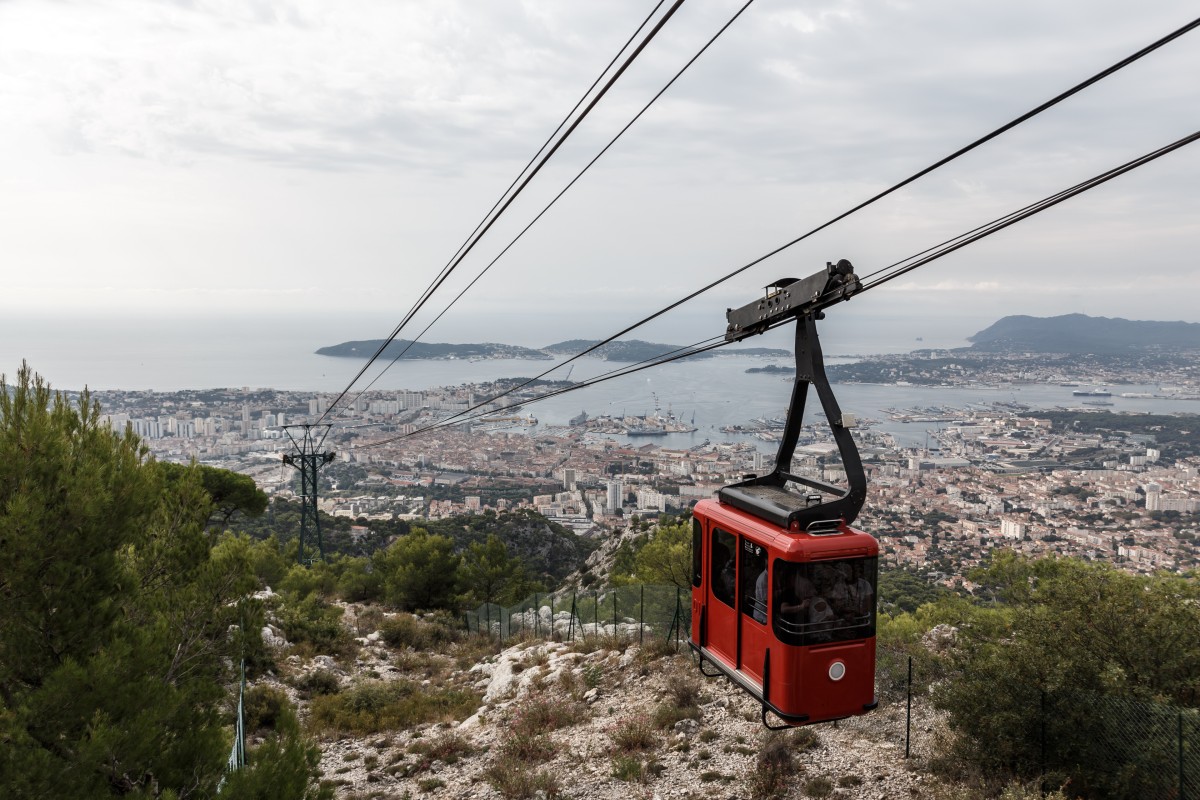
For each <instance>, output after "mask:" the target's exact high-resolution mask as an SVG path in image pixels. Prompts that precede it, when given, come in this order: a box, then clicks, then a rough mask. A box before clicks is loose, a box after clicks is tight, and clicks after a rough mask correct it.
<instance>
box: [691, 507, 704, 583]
mask: <svg viewBox="0 0 1200 800" xmlns="http://www.w3.org/2000/svg"><path fill="white" fill-rule="evenodd" d="M703 578H704V526H703V525H701V524H700V520H698V519H696V518H695V517H692V586H695V587H696V588H700V582H701V580H703Z"/></svg>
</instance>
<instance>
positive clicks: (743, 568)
mask: <svg viewBox="0 0 1200 800" xmlns="http://www.w3.org/2000/svg"><path fill="white" fill-rule="evenodd" d="M739 538H740V543H739V547H738V584H739V591H740V592H741V596H742V602H741V603H740V604H739V606H738V607H739V608H740V609H741V612H742V614H743V615H744V616H746V617H749V618H750V619H752V620H754V621H755V622H757V623H758V624H759V625H766V624H767V617H768V613H769V612H768V608H769V606H770V604H771V590H770V583H767V584H766V588H767V592H766V597H765V598H764V599H763V602H762V603H759V602H758V597H757V594H758V592H757V585H758V578H759V576H760V575H762V574H764V573H768V571H769V564H770V557H769V554H768V553H767V548H766V547H765V546H764V545H761V544H759V543H758V542H756V541H754V540H753V539H748V538H746V537H745V536H742V537H739ZM760 565H761V568H759V567H760ZM768 580H769V575H768ZM756 612H757V613H760V614H761V615H762V619H759V618H758V617H757V616H755V613H756Z"/></svg>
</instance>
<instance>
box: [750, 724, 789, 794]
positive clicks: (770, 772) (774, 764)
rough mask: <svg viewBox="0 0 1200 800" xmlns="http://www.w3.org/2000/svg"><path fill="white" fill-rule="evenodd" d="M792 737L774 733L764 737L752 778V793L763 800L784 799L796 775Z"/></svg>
mask: <svg viewBox="0 0 1200 800" xmlns="http://www.w3.org/2000/svg"><path fill="white" fill-rule="evenodd" d="M796 771H797V768H796V762H795V761H794V760H793V758H792V741H791V737H790V736H787V735H781V734H780V733H778V732H775V731H772V732H771V733H768V734H767V735H766V736H764V737H763V741H762V746H761V747H760V748H759V750H758V756H757V758H756V759H755V770H754V772H753V773H752V774H751V776H750V793H751V795H753V796H754V797H756V798H761V800H769V799H770V798H776V797H783V796H784V795H785V794H787V790H788V787H789V786H790V785H791V782H792V781H791V778H792V776H793V775H795V774H796Z"/></svg>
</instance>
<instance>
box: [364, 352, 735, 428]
mask: <svg viewBox="0 0 1200 800" xmlns="http://www.w3.org/2000/svg"><path fill="white" fill-rule="evenodd" d="M727 344H730V342H726V341H724V336H712V337H709V338H707V339H702V340H701V341H699V342H696V343H694V344H690V345H686V346H684V347H677V348H675V349H674V350H668V351H667V352H665V353H659V354H658V355H655V356H651V357H650V358H646V359H642V360H641V361H637V362H634V363H632V364H626V365H625V366H622V367H618V368H616V369H613V370H609V371H608V372H604V373H601V374H600V375H597V376H595V377H592V378H588V379H587V380H584V381H580V382H578V383H573V384H571V385H570V386H565V387H561V388H558V389H553V390H551V391H549V392H546V393H545V394H541V395H537V396H536V397H531V398H523V399H522V400H521V402H520V403H518V404H517V405H530V404H532V403H537V402H540V401H542V400H547V399H549V398H551V397H557V396H559V395H562V394H566V393H568V392H574V391H578V390H580V389H586V388H588V387H590V386H594V385H595V384H597V383H604V382H605V381H610V380H612V379H614V378H621V377H624V376H625V375H630V374H632V373H634V372H641V371H642V370H644V369H649V368H650V367H657V366H661V365H662V364H669V363H670V362H672V361H678V360H679V359H683V358H688V357H689V356H694V355H698V354H700V353H706V352H708V351H709V350H715V349H716V348H718V347H724V346H725V345H727ZM522 385H524V384H522ZM512 391H515V389H512V390H509V391H505V392H501V393H500V394H498V395H494V396H493V397H490V398H488V399H487V400H484V401H483V402H480V403H476V404H475V405H474V406H472V407H471V408H468V409H464V410H463V411H459V412H458V413H457V414H453V415H451V416H449V417H447V418H446V419H442V420H438V421H437V422H433V423H430V424H429V425H427V426H425V427H424V428H419V429H417V430H415V431H413V432H411V433H405V434H401V435H400V436H395V437H392V438H390V439H385V440H382V441H378V442H371V443H369V444H365V445H362V446H360V448H359V449H365V448H370V447H381V446H382V445H385V444H392V443H393V442H398V441H400V440H401V439H407V438H408V437H410V436H416V435H418V434H421V433H427V432H429V431H431V430H439V429H441V428H450V427H454V426H457V425H465V424H467V423H468V422H474V421H476V420H486V419H487V418H488V417H489V416H491V415H493V414H499V413H500V412H502V411H508V410H511V409H513V408H515V406H503V407H501V408H497V409H493V410H491V411H484V412H481V413H478V414H474V415H472V416H470V417H466V418H465V419H460V418H461V417H463V415H465V414H470V413H471V412H472V411H477V410H479V409H480V408H482V407H483V406H485V405H487V404H488V403H492V402H495V401H496V400H497V399H499V398H501V397H504V396H506V395H508V394H511V393H512Z"/></svg>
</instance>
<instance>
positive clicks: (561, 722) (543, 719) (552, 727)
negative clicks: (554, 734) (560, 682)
mask: <svg viewBox="0 0 1200 800" xmlns="http://www.w3.org/2000/svg"><path fill="white" fill-rule="evenodd" d="M587 717H588V707H587V705H585V704H584V703H581V702H578V701H574V700H567V699H560V698H553V697H538V698H536V699H534V700H531V701H529V702H527V703H526V704H525V705H523V706H522V707H521V708H520V709H519V710H518V711H517V713H516V714H515V715H514V717H513V719H512V721H511V729H512V730H514V731H523V732H526V733H549V732H550V731H556V730H558V729H559V728H568V727H570V726H572V725H578V724H579V723H580V722H582V721H583V720H585V719H587Z"/></svg>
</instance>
